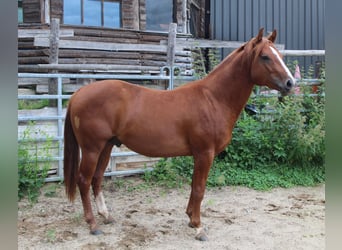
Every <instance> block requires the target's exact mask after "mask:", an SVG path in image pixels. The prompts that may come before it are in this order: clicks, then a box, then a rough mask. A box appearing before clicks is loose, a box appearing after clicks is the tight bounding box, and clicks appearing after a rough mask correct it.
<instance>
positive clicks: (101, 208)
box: [95, 191, 109, 218]
mask: <svg viewBox="0 0 342 250" xmlns="http://www.w3.org/2000/svg"><path fill="white" fill-rule="evenodd" d="M95 202H96V207H97V211H98V213H99V214H101V215H103V216H104V217H105V218H108V216H109V213H108V209H107V206H106V203H105V200H104V197H103V193H102V191H101V192H99V194H98V196H97V197H96V198H95Z"/></svg>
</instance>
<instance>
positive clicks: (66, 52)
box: [59, 49, 140, 59]
mask: <svg viewBox="0 0 342 250" xmlns="http://www.w3.org/2000/svg"><path fill="white" fill-rule="evenodd" d="M75 57H80V58H124V59H138V58H140V53H138V52H134V51H132V52H121V51H95V50H76V49H60V50H59V58H60V59H61V58H75Z"/></svg>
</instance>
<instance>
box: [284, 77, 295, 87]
mask: <svg viewBox="0 0 342 250" xmlns="http://www.w3.org/2000/svg"><path fill="white" fill-rule="evenodd" d="M293 85H294V84H293V81H292V80H290V79H289V80H287V82H286V87H287V88H288V89H291V88H292V87H293Z"/></svg>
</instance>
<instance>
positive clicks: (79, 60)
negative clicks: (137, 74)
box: [59, 57, 141, 65]
mask: <svg viewBox="0 0 342 250" xmlns="http://www.w3.org/2000/svg"><path fill="white" fill-rule="evenodd" d="M59 63H60V64H113V65H114V64H123V65H140V63H141V61H140V59H123V58H115V59H114V58H80V57H78V58H59Z"/></svg>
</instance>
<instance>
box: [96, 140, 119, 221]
mask: <svg viewBox="0 0 342 250" xmlns="http://www.w3.org/2000/svg"><path fill="white" fill-rule="evenodd" d="M112 148H113V144H111V143H110V142H108V143H107V144H106V146H105V147H104V149H103V150H102V152H101V154H100V157H99V160H98V163H97V167H96V171H95V174H94V177H93V180H92V187H93V192H94V196H95V201H96V207H97V212H98V214H100V215H102V216H103V217H104V223H105V224H109V223H112V222H114V219H113V217H112V216H111V215H110V214H109V212H108V209H107V206H106V203H105V199H104V196H103V192H102V188H101V183H102V179H103V174H104V171H105V170H106V167H107V165H108V162H109V159H110V153H111V152H112Z"/></svg>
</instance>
